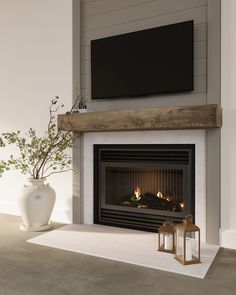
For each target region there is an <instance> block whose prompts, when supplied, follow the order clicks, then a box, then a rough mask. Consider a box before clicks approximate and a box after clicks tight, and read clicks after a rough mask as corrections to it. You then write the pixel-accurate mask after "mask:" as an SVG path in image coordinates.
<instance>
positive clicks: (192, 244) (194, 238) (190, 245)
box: [185, 231, 200, 261]
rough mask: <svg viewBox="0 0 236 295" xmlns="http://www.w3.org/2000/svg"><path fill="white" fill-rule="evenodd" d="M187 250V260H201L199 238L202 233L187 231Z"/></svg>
mask: <svg viewBox="0 0 236 295" xmlns="http://www.w3.org/2000/svg"><path fill="white" fill-rule="evenodd" d="M185 237H186V251H185V260H186V261H194V260H199V259H200V257H199V252H200V251H199V238H200V233H199V232H198V231H196V232H186V233H185Z"/></svg>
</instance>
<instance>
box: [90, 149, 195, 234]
mask: <svg viewBox="0 0 236 295" xmlns="http://www.w3.org/2000/svg"><path fill="white" fill-rule="evenodd" d="M138 163H139V165H140V164H141V165H144V166H147V165H149V164H150V166H155V165H156V166H157V167H171V165H173V166H174V167H177V166H178V167H179V168H180V169H182V170H183V172H184V177H185V179H186V178H187V179H188V181H185V182H184V194H186V196H185V197H184V203H185V207H184V211H183V212H171V211H162V210H156V209H155V210H150V209H137V208H127V207H122V206H109V205H106V204H104V200H105V196H104V177H103V175H104V169H105V167H109V166H110V165H115V166H117V165H118V166H119V165H121V166H127V165H128V166H130V165H132V166H136V165H137V164H138ZM187 214H191V215H192V216H193V218H194V216H195V145H194V144H138V145H137V144H124V145H120V144H103V145H94V223H96V224H104V225H111V226H118V227H125V228H132V229H138V230H145V231H152V232H156V231H157V230H158V228H159V227H160V226H161V225H162V223H163V221H165V220H167V219H168V220H172V221H174V222H176V223H178V222H181V220H182V219H183V218H184V217H185V216H186V215H187Z"/></svg>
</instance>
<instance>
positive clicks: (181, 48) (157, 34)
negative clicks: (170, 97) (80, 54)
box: [91, 20, 193, 99]
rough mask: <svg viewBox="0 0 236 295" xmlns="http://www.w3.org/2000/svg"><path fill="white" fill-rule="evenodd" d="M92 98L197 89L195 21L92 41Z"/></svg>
mask: <svg viewBox="0 0 236 295" xmlns="http://www.w3.org/2000/svg"><path fill="white" fill-rule="evenodd" d="M91 84H92V99H103V98H116V97H124V96H126V97H127V96H131V97H132V96H143V95H151V94H161V93H175V92H184V91H191V90H193V21H192V20H191V21H186V22H181V23H176V24H171V25H167V26H162V27H157V28H151V29H147V30H143V31H137V32H132V33H127V34H122V35H117V36H112V37H107V38H102V39H97V40H92V41H91Z"/></svg>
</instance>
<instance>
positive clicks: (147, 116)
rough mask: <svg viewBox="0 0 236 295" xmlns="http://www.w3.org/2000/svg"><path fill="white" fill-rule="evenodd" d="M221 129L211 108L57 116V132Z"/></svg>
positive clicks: (217, 108)
mask: <svg viewBox="0 0 236 295" xmlns="http://www.w3.org/2000/svg"><path fill="white" fill-rule="evenodd" d="M221 126H222V110H221V107H220V106H218V105H215V104H211V105H198V106H185V107H168V108H153V109H135V110H118V111H106V112H87V113H74V114H70V115H68V114H62V115H58V128H59V130H65V131H79V132H101V131H135V130H166V129H206V128H220V127H221Z"/></svg>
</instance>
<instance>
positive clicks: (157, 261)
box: [28, 224, 219, 278]
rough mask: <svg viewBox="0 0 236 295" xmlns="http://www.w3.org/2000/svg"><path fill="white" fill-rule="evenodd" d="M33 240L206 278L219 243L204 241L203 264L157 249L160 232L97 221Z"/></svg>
mask: <svg viewBox="0 0 236 295" xmlns="http://www.w3.org/2000/svg"><path fill="white" fill-rule="evenodd" d="M28 242H30V243H34V244H39V245H43V246H48V247H54V248H58V249H63V250H68V251H73V252H78V253H82V254H87V255H93V256H97V257H102V258H107V259H112V260H116V261H121V262H126V263H131V264H135V265H140V266H145V267H150V268H154V269H159V270H163V271H169V272H174V273H178V274H183V275H187V276H193V277H197V278H204V277H205V275H206V273H207V271H208V269H209V267H210V265H211V263H212V262H213V260H214V258H215V256H216V254H217V252H218V250H219V247H218V246H214V245H206V244H205V245H202V247H201V262H202V263H200V264H195V265H188V266H183V265H182V264H180V263H179V262H178V261H176V260H175V259H174V255H172V254H167V253H162V252H159V251H157V234H155V233H149V232H144V231H136V230H130V229H124V228H117V227H111V226H103V225H97V224H91V225H85V224H71V225H66V226H63V227H61V228H59V229H56V230H54V231H51V232H48V233H46V234H42V235H40V236H37V237H35V238H33V239H30V240H28Z"/></svg>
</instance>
